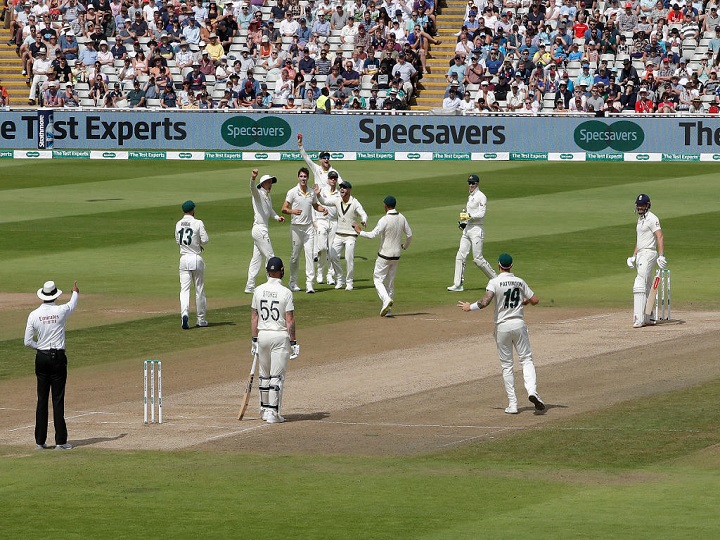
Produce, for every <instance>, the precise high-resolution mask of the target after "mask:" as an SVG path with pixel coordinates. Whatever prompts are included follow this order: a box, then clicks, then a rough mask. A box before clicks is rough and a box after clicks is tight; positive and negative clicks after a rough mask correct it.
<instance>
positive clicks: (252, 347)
mask: <svg viewBox="0 0 720 540" xmlns="http://www.w3.org/2000/svg"><path fill="white" fill-rule="evenodd" d="M257 353H258V345H257V338H256V337H254V338H252V345H250V354H252V355H253V356H255V355H256V354H257Z"/></svg>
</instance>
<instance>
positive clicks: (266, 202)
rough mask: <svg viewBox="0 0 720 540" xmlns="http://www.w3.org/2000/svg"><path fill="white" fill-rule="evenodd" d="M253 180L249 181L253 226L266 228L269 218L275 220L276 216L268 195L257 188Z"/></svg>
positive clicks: (263, 190) (262, 189)
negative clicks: (253, 217) (253, 216)
mask: <svg viewBox="0 0 720 540" xmlns="http://www.w3.org/2000/svg"><path fill="white" fill-rule="evenodd" d="M256 181H257V178H256V179H255V180H250V194H251V195H252V206H253V212H254V213H255V219H253V225H262V226H264V227H267V226H268V221H270V218H273V219H277V217H278V215H277V213H276V212H275V210H273V207H272V200H271V199H270V193H268V192H267V191H265V189H264V188H260V189H258V188H257V184H256V183H255V182H256Z"/></svg>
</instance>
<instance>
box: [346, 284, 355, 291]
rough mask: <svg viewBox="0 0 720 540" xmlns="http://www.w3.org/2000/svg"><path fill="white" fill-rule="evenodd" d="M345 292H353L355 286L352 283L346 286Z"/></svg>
mask: <svg viewBox="0 0 720 540" xmlns="http://www.w3.org/2000/svg"><path fill="white" fill-rule="evenodd" d="M345 290H346V291H352V290H353V284H352V283H348V284H347V285H345Z"/></svg>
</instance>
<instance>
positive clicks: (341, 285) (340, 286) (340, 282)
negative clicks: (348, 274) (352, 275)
mask: <svg viewBox="0 0 720 540" xmlns="http://www.w3.org/2000/svg"><path fill="white" fill-rule="evenodd" d="M344 286H345V283H343V282H342V281H338V282H337V283H336V284H335V288H336V289H342V288H343V287H344Z"/></svg>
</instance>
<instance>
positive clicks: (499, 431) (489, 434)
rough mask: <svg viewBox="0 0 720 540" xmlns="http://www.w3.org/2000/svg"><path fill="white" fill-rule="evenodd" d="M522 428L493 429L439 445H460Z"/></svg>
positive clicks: (441, 446)
mask: <svg viewBox="0 0 720 540" xmlns="http://www.w3.org/2000/svg"><path fill="white" fill-rule="evenodd" d="M522 429H525V428H504V429H499V430H498V431H492V432H490V433H485V434H483V435H475V436H474V437H468V438H466V439H460V440H459V441H453V442H449V443H446V444H441V445H440V446H438V448H444V447H446V446H455V445H458V444H465V443H467V442H470V441H475V440H478V439H487V438H488V437H490V438H492V437H493V435H494V434H496V433H502V432H503V431H508V430H522Z"/></svg>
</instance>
